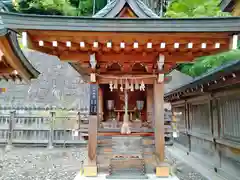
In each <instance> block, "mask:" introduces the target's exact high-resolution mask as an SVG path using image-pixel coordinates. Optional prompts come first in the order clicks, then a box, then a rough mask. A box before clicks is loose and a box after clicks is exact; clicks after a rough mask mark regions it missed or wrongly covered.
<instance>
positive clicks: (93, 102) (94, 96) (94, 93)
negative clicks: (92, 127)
mask: <svg viewBox="0 0 240 180" xmlns="http://www.w3.org/2000/svg"><path fill="white" fill-rule="evenodd" d="M97 106H98V85H97V84H90V115H97V109H98V107H97Z"/></svg>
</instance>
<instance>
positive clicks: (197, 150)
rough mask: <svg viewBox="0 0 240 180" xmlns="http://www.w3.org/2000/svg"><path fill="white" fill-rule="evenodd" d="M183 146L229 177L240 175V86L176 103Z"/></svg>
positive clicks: (178, 142)
mask: <svg viewBox="0 0 240 180" xmlns="http://www.w3.org/2000/svg"><path fill="white" fill-rule="evenodd" d="M172 109H173V113H174V114H175V116H176V119H177V126H178V130H179V137H178V138H177V139H176V142H177V144H180V146H179V147H183V149H184V150H186V151H187V152H188V153H189V154H191V155H193V156H195V157H196V158H198V159H199V160H201V161H203V162H204V163H205V164H206V165H209V166H210V167H213V169H214V170H215V171H216V172H219V173H221V174H222V175H223V176H225V177H226V178H227V179H229V178H230V179H232V180H239V179H240V171H239V169H240V89H234V90H228V91H226V90H225V91H221V92H215V93H205V94H203V95H202V96H198V97H195V98H189V99H186V100H180V101H177V102H175V103H173V104H172Z"/></svg>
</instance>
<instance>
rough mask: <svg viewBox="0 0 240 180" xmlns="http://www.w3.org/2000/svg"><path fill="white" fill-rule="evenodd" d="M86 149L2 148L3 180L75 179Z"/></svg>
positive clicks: (0, 154) (0, 156)
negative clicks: (9, 149)
mask: <svg viewBox="0 0 240 180" xmlns="http://www.w3.org/2000/svg"><path fill="white" fill-rule="evenodd" d="M85 157H86V148H54V149H51V150H50V149H47V148H16V147H15V148H13V150H11V151H9V152H6V151H5V150H4V149H0V180H73V179H74V177H75V176H76V173H77V172H79V169H80V164H81V161H83V160H84V158H85Z"/></svg>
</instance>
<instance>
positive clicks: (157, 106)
mask: <svg viewBox="0 0 240 180" xmlns="http://www.w3.org/2000/svg"><path fill="white" fill-rule="evenodd" d="M153 94H154V123H155V126H154V127H155V128H154V130H155V132H154V136H155V153H156V156H157V162H158V165H157V167H156V175H157V176H158V177H166V176H169V167H168V165H167V164H165V163H164V160H165V138H164V134H165V133H164V131H165V129H164V83H158V82H157V81H155V82H154V85H153Z"/></svg>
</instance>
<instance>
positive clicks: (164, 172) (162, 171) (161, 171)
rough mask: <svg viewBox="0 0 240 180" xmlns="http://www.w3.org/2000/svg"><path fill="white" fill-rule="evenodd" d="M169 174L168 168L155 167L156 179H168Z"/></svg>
mask: <svg viewBox="0 0 240 180" xmlns="http://www.w3.org/2000/svg"><path fill="white" fill-rule="evenodd" d="M169 174H170V168H169V166H159V167H156V176H157V177H169Z"/></svg>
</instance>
